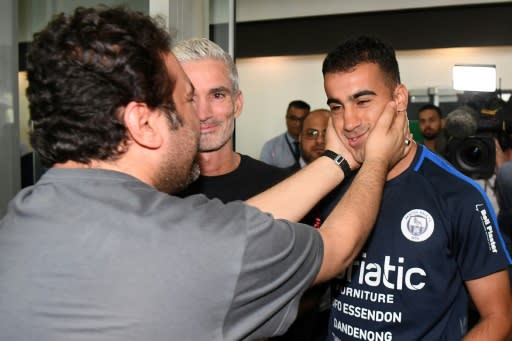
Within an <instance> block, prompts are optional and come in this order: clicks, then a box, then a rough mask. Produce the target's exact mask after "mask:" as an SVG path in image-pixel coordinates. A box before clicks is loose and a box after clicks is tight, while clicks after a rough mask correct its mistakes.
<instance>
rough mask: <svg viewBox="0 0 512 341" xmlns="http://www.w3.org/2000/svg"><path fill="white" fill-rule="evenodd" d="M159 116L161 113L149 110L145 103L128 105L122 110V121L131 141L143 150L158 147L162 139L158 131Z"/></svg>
mask: <svg viewBox="0 0 512 341" xmlns="http://www.w3.org/2000/svg"><path fill="white" fill-rule="evenodd" d="M159 115H162V113H160V112H159V111H157V110H151V109H149V108H148V106H147V105H146V104H145V103H141V102H130V103H128V105H127V106H126V107H125V110H124V115H123V121H124V124H125V127H126V129H127V130H128V133H129V134H130V137H131V139H132V140H133V141H134V142H135V143H137V144H139V145H141V146H143V147H145V148H150V149H156V148H158V147H160V146H161V144H162V142H163V139H162V136H161V132H160V129H159V128H160V127H159V120H158V118H159ZM160 124H161V123H160Z"/></svg>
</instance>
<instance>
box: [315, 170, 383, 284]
mask: <svg viewBox="0 0 512 341" xmlns="http://www.w3.org/2000/svg"><path fill="white" fill-rule="evenodd" d="M387 166H388V164H387V162H385V161H384V160H366V161H365V162H364V163H363V166H362V167H361V170H360V171H359V173H358V174H357V176H356V178H355V179H354V182H353V183H352V184H351V186H350V187H349V189H348V190H347V192H346V193H345V195H344V196H343V198H342V199H341V200H340V202H339V203H338V204H337V205H336V207H335V208H334V210H333V211H332V212H331V214H330V215H329V217H328V218H327V219H326V221H325V222H324V224H323V225H322V228H321V229H320V233H321V235H322V239H323V241H324V260H323V262H322V266H321V268H320V272H319V274H318V275H317V278H316V280H315V283H316V282H322V281H324V280H327V279H330V278H332V277H334V276H336V275H337V274H339V273H340V272H341V271H343V270H344V269H345V268H346V267H347V266H348V265H349V264H350V263H351V262H352V261H353V260H354V258H355V257H356V256H357V254H358V253H359V251H360V250H361V247H362V246H363V245H364V242H365V240H366V239H367V237H368V235H369V233H370V232H371V230H372V228H373V224H374V223H375V219H376V217H377V213H378V211H379V207H380V201H381V197H382V190H383V187H384V183H385V181H386V174H387Z"/></svg>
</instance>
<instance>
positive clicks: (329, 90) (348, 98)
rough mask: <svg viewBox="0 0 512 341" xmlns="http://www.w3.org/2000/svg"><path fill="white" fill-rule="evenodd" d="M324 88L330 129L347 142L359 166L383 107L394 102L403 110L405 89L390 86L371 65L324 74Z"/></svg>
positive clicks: (405, 102)
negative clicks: (329, 110)
mask: <svg viewBox="0 0 512 341" xmlns="http://www.w3.org/2000/svg"><path fill="white" fill-rule="evenodd" d="M324 88H325V93H326V95H327V104H328V105H329V107H330V109H331V112H332V118H333V123H334V127H335V129H336V131H337V132H338V133H339V134H340V136H344V137H345V138H346V139H347V141H348V146H349V148H350V149H351V152H352V154H353V155H354V157H355V159H356V161H358V162H359V163H362V162H363V161H364V148H365V145H366V139H367V138H368V134H369V133H370V131H371V129H372V128H373V126H374V125H375V122H376V121H377V119H378V118H379V117H380V115H381V113H382V111H383V110H384V107H385V106H386V104H387V103H388V102H389V101H391V100H395V101H397V107H398V109H399V110H405V108H406V107H407V90H406V89H405V87H404V86H403V85H400V84H399V85H392V82H391V81H390V80H389V79H388V78H386V75H385V74H384V73H383V72H382V71H381V69H380V67H379V66H378V65H377V64H375V63H366V62H365V63H360V64H357V65H356V66H355V67H354V68H352V69H350V70H349V71H346V72H345V71H336V72H328V73H326V74H325V76H324ZM404 96H405V98H404Z"/></svg>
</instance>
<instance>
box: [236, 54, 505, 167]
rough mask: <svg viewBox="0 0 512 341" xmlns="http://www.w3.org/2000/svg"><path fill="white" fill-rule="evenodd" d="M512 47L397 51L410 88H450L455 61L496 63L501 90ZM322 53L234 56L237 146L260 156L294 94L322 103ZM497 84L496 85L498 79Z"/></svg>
mask: <svg viewBox="0 0 512 341" xmlns="http://www.w3.org/2000/svg"><path fill="white" fill-rule="evenodd" d="M510 56H512V47H511V46H505V47H489V48H450V49H432V50H409V51H397V58H398V62H399V66H400V72H401V77H402V82H403V83H404V84H405V85H406V86H407V87H408V88H409V89H420V88H428V87H437V88H442V89H443V88H446V89H448V88H451V87H452V84H451V82H452V80H451V70H452V66H453V65H454V64H495V65H496V69H497V77H498V78H501V79H502V83H501V87H502V89H512V63H510ZM323 58H324V55H310V56H297V57H264V58H239V59H237V65H238V71H239V74H240V84H241V89H242V91H243V93H244V98H245V105H244V110H243V112H242V115H241V117H240V118H239V119H238V120H237V124H236V150H237V151H239V152H241V153H244V154H248V155H251V156H253V157H256V158H258V157H259V152H260V150H261V147H262V145H263V143H264V142H265V141H266V140H268V139H269V138H271V137H273V136H275V135H277V134H279V133H281V132H283V131H284V130H285V129H286V126H285V119H284V116H285V111H286V107H287V105H288V103H289V102H290V101H291V100H294V99H302V100H305V101H306V102H308V103H309V104H310V105H311V107H312V108H318V107H326V104H325V102H326V98H325V94H324V91H323V79H322V73H321V64H322V61H323ZM497 85H499V84H497Z"/></svg>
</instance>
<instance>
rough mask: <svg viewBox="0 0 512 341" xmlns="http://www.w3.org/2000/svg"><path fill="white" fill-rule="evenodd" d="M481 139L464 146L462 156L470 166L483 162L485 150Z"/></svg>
mask: <svg viewBox="0 0 512 341" xmlns="http://www.w3.org/2000/svg"><path fill="white" fill-rule="evenodd" d="M478 142H479V141H472V143H471V144H468V145H466V146H464V148H463V149H462V151H461V158H462V160H463V162H464V163H465V164H467V165H469V166H473V167H475V166H478V165H480V164H481V163H482V157H483V154H484V152H483V151H482V146H481V144H480V143H478Z"/></svg>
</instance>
